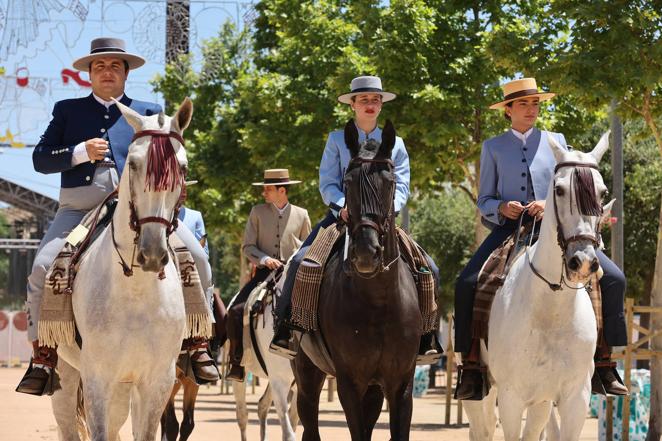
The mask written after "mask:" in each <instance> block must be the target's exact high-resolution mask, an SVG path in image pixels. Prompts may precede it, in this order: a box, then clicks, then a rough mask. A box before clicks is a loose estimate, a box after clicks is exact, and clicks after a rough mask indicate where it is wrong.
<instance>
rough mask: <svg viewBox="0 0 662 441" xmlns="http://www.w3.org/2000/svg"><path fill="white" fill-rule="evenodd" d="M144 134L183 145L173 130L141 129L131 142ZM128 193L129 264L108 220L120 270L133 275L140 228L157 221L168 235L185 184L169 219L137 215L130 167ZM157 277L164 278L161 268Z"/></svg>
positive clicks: (177, 214) (182, 198) (184, 185)
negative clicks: (131, 240) (130, 250)
mask: <svg viewBox="0 0 662 441" xmlns="http://www.w3.org/2000/svg"><path fill="white" fill-rule="evenodd" d="M146 136H152V137H168V138H174V139H176V140H177V141H179V143H180V144H181V145H182V146H184V139H183V138H182V136H181V135H180V134H179V133H177V132H173V131H170V132H165V131H162V130H141V131H139V132H136V133H135V134H134V135H133V139H131V143H133V142H135V141H136V140H137V139H140V138H144V137H146ZM129 195H130V196H129V197H130V198H131V199H130V200H129V211H130V214H129V228H131V230H132V231H133V232H134V233H135V236H134V237H133V251H132V252H131V264H128V263H127V262H126V261H125V260H124V258H123V257H122V253H120V250H119V247H118V245H117V241H116V240H115V224H114V222H113V221H111V222H110V229H111V236H112V239H113V246H114V247H115V251H116V252H117V255H118V256H119V258H120V262H119V264H120V265H121V266H122V272H123V273H124V275H125V276H126V277H131V276H133V268H136V267H137V266H138V265H135V264H134V260H135V255H136V248H137V246H138V240H139V239H140V229H141V227H142V226H143V225H145V224H149V223H157V224H162V225H164V226H165V227H166V238H168V237H170V235H171V234H172V232H173V231H175V230H176V229H177V225H178V222H179V220H178V216H179V209H180V208H181V207H182V205H184V201H185V200H186V184H185V183H184V179H182V184H181V191H180V193H179V198H178V200H177V204H176V205H175V208H174V209H173V213H172V218H171V219H170V220H168V219H165V218H163V217H160V216H147V217H143V218H141V217H140V216H138V210H137V209H136V205H135V204H134V202H133V188H132V187H131V168H129ZM159 279H161V280H163V279H165V273H164V272H163V270H161V272H159Z"/></svg>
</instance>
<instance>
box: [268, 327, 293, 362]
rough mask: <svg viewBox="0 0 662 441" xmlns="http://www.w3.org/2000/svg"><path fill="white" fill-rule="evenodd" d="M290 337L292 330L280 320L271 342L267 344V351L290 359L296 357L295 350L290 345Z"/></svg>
mask: <svg viewBox="0 0 662 441" xmlns="http://www.w3.org/2000/svg"><path fill="white" fill-rule="evenodd" d="M291 338H292V331H291V330H290V327H289V326H288V325H287V324H286V323H285V322H281V323H280V325H278V327H277V328H276V332H275V333H274V338H273V339H272V340H271V344H269V351H270V352H273V353H274V354H277V355H280V356H282V357H285V358H287V359H289V360H292V359H293V358H294V357H296V355H297V352H296V351H295V350H294V349H292V348H291V347H290V339H291Z"/></svg>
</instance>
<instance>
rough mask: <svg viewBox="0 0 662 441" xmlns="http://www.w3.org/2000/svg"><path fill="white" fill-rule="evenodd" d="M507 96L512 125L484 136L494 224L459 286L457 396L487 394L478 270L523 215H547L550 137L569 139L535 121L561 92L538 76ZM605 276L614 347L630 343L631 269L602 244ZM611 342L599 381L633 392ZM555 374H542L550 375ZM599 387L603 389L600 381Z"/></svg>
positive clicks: (483, 202) (516, 84) (484, 190)
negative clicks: (477, 316) (478, 325)
mask: <svg viewBox="0 0 662 441" xmlns="http://www.w3.org/2000/svg"><path fill="white" fill-rule="evenodd" d="M503 91H504V99H503V100H502V101H501V102H499V103H496V104H494V105H492V106H490V108H491V109H499V110H501V109H503V110H504V112H505V117H506V119H508V120H509V121H511V128H510V130H508V131H507V132H506V133H503V134H501V135H499V136H496V137H494V138H490V139H488V140H487V141H485V142H484V143H483V149H482V152H481V157H480V190H479V195H478V201H477V205H478V209H479V210H480V213H481V216H482V220H483V223H484V224H485V225H486V226H487V227H488V228H489V229H490V230H491V232H490V234H489V235H488V236H487V238H486V239H485V240H484V241H483V243H482V244H481V245H480V247H479V248H478V250H476V253H475V254H474V255H473V257H472V258H471V260H470V261H469V263H468V264H467V266H466V267H465V268H464V270H463V271H462V273H461V274H460V276H459V277H458V279H457V283H456V285H455V348H454V350H455V351H456V352H461V353H462V361H463V368H462V374H461V376H460V378H459V380H458V384H457V387H456V398H458V399H470V400H476V399H477V400H480V399H482V398H483V377H482V374H481V371H480V364H479V358H480V339H479V338H478V337H476V336H474V335H473V333H472V315H473V304H474V296H475V291H476V284H477V281H478V274H479V272H480V270H481V268H482V267H483V265H484V264H485V262H486V261H487V259H488V257H489V256H490V254H491V253H492V252H493V251H494V250H495V249H496V248H498V247H499V246H500V245H501V244H502V243H503V242H504V241H505V240H506V239H507V238H508V237H509V236H510V235H511V234H512V233H513V232H514V231H515V230H516V229H517V225H518V219H519V217H520V216H521V215H523V216H524V221H525V222H526V221H529V222H530V221H531V220H532V218H533V217H536V218H538V219H540V218H542V216H543V214H544V212H545V199H546V198H547V190H548V188H549V183H550V181H551V180H552V178H553V175H554V167H555V166H556V160H555V158H554V155H553V154H552V151H551V149H550V147H549V144H548V141H547V139H548V136H549V135H551V136H553V137H555V138H556V140H557V141H558V143H559V144H560V145H562V146H564V147H566V148H567V146H566V141H565V138H564V137H563V135H562V134H560V133H551V132H546V131H543V130H539V129H537V128H536V127H535V123H536V120H537V118H538V111H539V107H540V102H541V101H545V100H548V99H551V98H552V97H553V96H554V94H553V93H546V92H540V91H539V90H538V87H537V85H536V81H535V79H533V78H523V79H520V80H515V81H511V82H509V83H506V84H504V85H503ZM597 254H598V259H599V261H600V265H601V266H602V269H603V270H604V276H603V277H602V279H601V280H600V288H601V290H602V302H603V305H602V307H603V323H604V337H605V338H604V340H605V341H606V344H607V345H609V346H623V345H626V344H627V335H626V331H625V320H624V319H625V316H624V313H623V298H624V295H625V276H624V275H623V272H622V271H621V270H620V269H619V268H618V267H617V266H616V265H615V264H614V263H613V262H612V261H611V260H609V258H608V257H607V256H606V255H605V254H604V253H603V252H602V251H600V250H598V252H597ZM609 360H610V350H609V347H608V346H603V347H598V350H597V352H596V361H599V362H601V363H600V364H597V363H596V366H598V367H597V368H596V375H597V376H598V377H599V378H594V384H595V383H596V380H597V384H600V383H602V385H603V387H604V390H606V392H607V393H610V394H614V395H624V394H627V389H626V388H625V386H624V385H623V384H622V381H621V380H620V377H618V374H617V373H616V371H615V369H614V368H613V367H612V366H610V365H609ZM550 380H553V379H549V378H547V379H541V380H540V381H550ZM596 389H598V390H599V388H596Z"/></svg>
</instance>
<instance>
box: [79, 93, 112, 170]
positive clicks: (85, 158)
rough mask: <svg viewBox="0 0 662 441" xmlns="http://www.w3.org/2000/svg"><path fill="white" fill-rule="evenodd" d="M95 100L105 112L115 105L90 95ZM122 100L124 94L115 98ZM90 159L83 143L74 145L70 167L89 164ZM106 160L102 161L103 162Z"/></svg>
mask: <svg viewBox="0 0 662 441" xmlns="http://www.w3.org/2000/svg"><path fill="white" fill-rule="evenodd" d="M92 96H93V97H94V99H95V100H97V101H98V102H99V104H101V105H102V106H105V107H106V110H108V109H110V106H114V105H115V103H114V102H113V101H106V100H104V99H103V98H101V97H98V96H96V95H95V94H94V93H93V94H92ZM122 98H124V94H122V95H120V96H119V97H117V98H115V99H116V100H117V101H119V100H121V99H122ZM89 160H90V157H89V156H88V154H87V149H86V148H85V141H83V142H80V143H78V144H76V147H74V151H73V155H72V157H71V165H72V166H74V167H75V166H77V165H78V164H82V163H83V162H89ZM105 160H106V159H104V161H105Z"/></svg>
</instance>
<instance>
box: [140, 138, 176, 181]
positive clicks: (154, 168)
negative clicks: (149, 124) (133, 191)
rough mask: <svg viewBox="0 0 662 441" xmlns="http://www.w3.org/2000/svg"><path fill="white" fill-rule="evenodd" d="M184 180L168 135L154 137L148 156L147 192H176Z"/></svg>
mask: <svg viewBox="0 0 662 441" xmlns="http://www.w3.org/2000/svg"><path fill="white" fill-rule="evenodd" d="M181 180H182V177H181V173H180V168H179V161H177V155H175V149H174V148H173V147H172V143H171V142H170V138H169V137H168V136H167V135H164V136H158V135H152V141H151V142H150V144H149V153H148V156H147V174H146V176H145V191H147V190H152V191H174V189H175V186H176V185H177V184H178V183H180V182H181Z"/></svg>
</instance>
